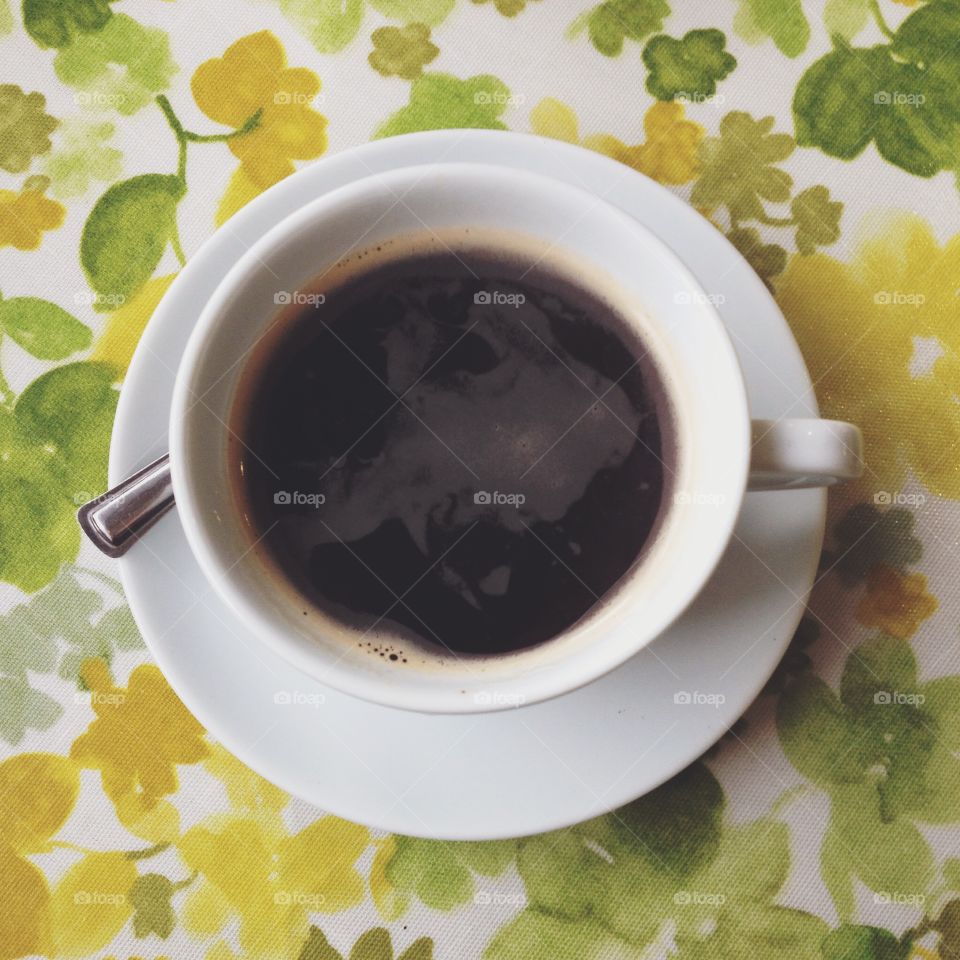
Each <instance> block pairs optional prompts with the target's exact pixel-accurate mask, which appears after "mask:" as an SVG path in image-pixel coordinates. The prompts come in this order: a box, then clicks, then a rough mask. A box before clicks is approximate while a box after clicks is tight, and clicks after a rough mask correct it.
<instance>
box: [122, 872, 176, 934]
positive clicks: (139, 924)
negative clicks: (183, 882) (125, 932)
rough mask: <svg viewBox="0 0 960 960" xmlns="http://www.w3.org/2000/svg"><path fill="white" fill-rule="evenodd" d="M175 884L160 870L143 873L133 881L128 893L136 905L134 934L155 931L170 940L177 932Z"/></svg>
mask: <svg viewBox="0 0 960 960" xmlns="http://www.w3.org/2000/svg"><path fill="white" fill-rule="evenodd" d="M174 890H175V888H174V885H173V884H172V883H171V882H170V880H169V879H168V878H167V877H165V876H163V875H162V874H159V873H143V874H141V875H140V876H139V877H137V879H136V880H134V882H133V886H132V887H131V888H130V893H129V894H128V896H129V898H130V904H131V906H132V907H133V910H134V913H133V933H134V936H136V937H137V938H140V939H142V938H143V937H148V936H150V934H151V933H155V934H156V935H157V936H158V937H161V938H162V939H164V940H166V939H167V937H169V936H170V934H171V933H173V928H174V926H176V922H177V918H176V916H175V915H174V912H173V907H172V906H171V905H170V898H171V897H172V896H173V894H174Z"/></svg>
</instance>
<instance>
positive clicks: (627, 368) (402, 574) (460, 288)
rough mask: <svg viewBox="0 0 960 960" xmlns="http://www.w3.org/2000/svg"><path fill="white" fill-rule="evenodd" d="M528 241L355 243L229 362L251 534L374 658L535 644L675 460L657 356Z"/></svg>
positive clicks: (605, 591)
mask: <svg viewBox="0 0 960 960" xmlns="http://www.w3.org/2000/svg"><path fill="white" fill-rule="evenodd" d="M536 243H537V241H534V240H532V239H531V238H519V237H515V236H512V235H501V234H496V235H490V234H477V233H476V232H474V233H473V234H472V235H468V233H467V232H466V231H464V232H462V233H460V234H459V235H457V236H451V235H447V236H445V237H436V236H432V237H427V236H426V235H418V236H416V237H413V238H406V239H405V240H404V241H403V242H399V243H393V244H383V245H381V246H379V247H376V248H373V249H371V250H368V251H363V252H362V253H360V254H358V255H355V256H354V257H352V258H350V259H349V260H347V261H345V262H343V263H341V264H338V265H337V267H336V268H334V269H333V270H332V271H328V272H327V273H326V274H324V275H322V276H320V277H319V278H318V279H317V280H316V281H315V282H314V283H313V284H311V285H309V287H306V288H305V291H306V295H305V296H300V297H298V298H297V302H295V303H291V304H290V305H289V306H288V307H286V308H285V309H284V310H282V311H281V312H280V314H279V316H278V319H277V322H276V323H275V324H274V325H273V327H272V328H271V331H270V333H269V334H268V335H267V337H265V338H264V340H263V341H262V343H261V345H260V346H259V347H258V349H257V351H256V355H255V356H254V358H253V359H252V361H251V362H250V363H249V364H248V366H247V368H246V369H245V370H244V373H243V377H242V379H241V386H240V390H239V391H238V399H237V402H236V404H235V415H234V417H233V423H232V424H231V428H232V430H233V432H234V434H235V435H237V436H239V437H241V438H243V444H242V445H241V444H234V445H232V447H231V457H232V459H233V463H231V471H230V472H231V476H232V477H234V478H235V481H236V495H237V497H238V499H239V500H240V501H241V505H242V507H243V512H244V514H245V516H247V518H248V522H249V525H250V531H249V532H250V534H251V538H252V539H253V540H256V541H259V543H258V548H257V549H258V551H259V552H260V553H261V555H262V556H263V558H264V560H265V562H266V563H267V565H268V567H269V568H270V569H271V571H272V574H273V575H274V576H279V577H281V578H282V579H284V580H285V581H287V582H288V583H289V584H291V585H292V586H293V587H294V589H295V590H296V591H297V592H298V593H299V594H300V595H301V596H302V598H303V601H304V607H305V610H304V612H305V613H309V612H317V613H320V614H322V616H323V617H325V618H332V619H333V620H334V621H336V622H338V623H340V624H341V625H342V626H343V627H345V628H347V629H348V630H349V631H352V632H353V635H354V640H353V642H355V643H357V644H358V645H359V646H360V647H361V649H367V650H369V651H370V652H372V653H374V654H376V655H379V656H380V657H383V658H386V659H391V660H394V661H397V662H404V661H405V660H407V659H409V657H410V655H411V654H412V653H413V651H414V650H416V653H417V655H418V656H419V655H422V654H426V655H428V656H433V657H439V658H440V659H443V658H444V657H449V656H451V655H456V656H460V657H462V656H464V655H466V656H471V655H479V656H490V655H502V654H508V653H511V652H514V651H518V650H521V649H526V648H528V647H530V646H533V645H535V644H540V643H543V642H545V641H547V640H549V639H551V638H552V637H554V636H556V635H557V634H560V633H562V632H563V631H565V630H567V629H568V628H569V627H571V626H573V625H574V624H576V623H578V622H580V621H581V620H583V619H584V618H585V617H587V616H588V615H590V614H591V613H593V612H595V611H596V609H597V608H598V607H599V606H602V604H603V603H605V602H606V601H607V600H608V599H609V597H610V596H611V594H612V593H613V592H614V591H615V590H616V587H617V585H618V583H619V582H620V581H621V580H622V579H623V578H624V576H625V575H626V574H627V573H628V572H629V571H630V570H632V569H633V568H634V567H635V565H636V564H637V563H639V562H642V559H643V555H644V553H645V551H646V549H647V548H648V547H649V545H650V543H651V542H652V540H653V539H654V538H655V534H656V532H657V529H658V526H659V524H660V521H661V517H662V513H663V509H662V507H663V504H664V503H665V501H666V499H667V498H666V491H667V488H668V487H669V486H670V480H671V473H672V469H671V461H672V459H673V450H672V449H671V446H672V429H671V426H670V410H669V401H668V397H667V391H666V389H665V386H664V384H663V381H662V378H661V376H660V373H659V370H658V368H657V366H656V364H655V363H654V361H653V358H652V357H651V356H650V355H649V352H648V346H647V344H646V343H645V342H644V341H643V340H641V339H639V338H638V335H637V334H636V333H635V331H634V330H633V329H632V328H631V326H630V325H629V323H628V322H627V320H626V319H625V318H623V317H622V315H620V314H619V312H618V311H617V310H616V309H615V308H613V307H612V306H611V305H610V304H609V303H607V302H604V300H603V299H601V298H600V297H599V296H598V295H597V294H596V293H593V292H591V291H588V290H585V289H583V288H582V287H580V286H579V285H578V284H577V282H576V279H575V278H574V277H572V276H571V272H570V270H569V269H565V266H566V265H564V266H560V265H559V264H558V262H557V259H558V258H557V257H553V256H551V255H550V254H547V255H546V256H544V255H543V254H544V251H543V250H538V249H537V247H536V246H535V244H536ZM541 246H542V245H541ZM538 258H540V259H538ZM311 293H312V294H313V296H312V297H311V296H310V294H311ZM260 538H262V540H261V539H260Z"/></svg>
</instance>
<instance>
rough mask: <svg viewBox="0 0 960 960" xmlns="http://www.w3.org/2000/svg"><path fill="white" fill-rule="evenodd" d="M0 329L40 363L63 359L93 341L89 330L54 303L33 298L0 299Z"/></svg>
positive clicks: (84, 348)
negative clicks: (39, 360)
mask: <svg viewBox="0 0 960 960" xmlns="http://www.w3.org/2000/svg"><path fill="white" fill-rule="evenodd" d="M0 329H2V330H3V332H4V333H5V334H6V335H7V336H8V337H10V339H11V340H13V341H14V342H15V343H18V344H19V345H20V346H21V347H23V349H24V350H26V351H27V352H28V353H31V354H33V356H35V357H38V358H39V359H41V360H63V359H65V358H66V357H69V356H70V354H72V353H77V352H78V351H79V350H86V349H87V347H89V346H90V344H91V343H92V342H93V334H92V333H91V332H90V328H89V327H86V326H84V324H82V323H81V322H80V321H79V320H77V319H76V317H74V316H72V315H71V314H69V313H67V311H66V310H64V309H63V308H62V307H58V306H57V305H56V304H55V303H50V302H49V301H48V300H40V299H38V298H36V297H14V298H12V299H10V300H0Z"/></svg>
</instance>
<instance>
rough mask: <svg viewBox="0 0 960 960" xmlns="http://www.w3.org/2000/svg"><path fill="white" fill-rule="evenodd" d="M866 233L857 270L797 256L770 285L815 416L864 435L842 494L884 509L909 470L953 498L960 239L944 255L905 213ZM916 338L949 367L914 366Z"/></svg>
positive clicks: (957, 481) (958, 435) (958, 441)
mask: <svg viewBox="0 0 960 960" xmlns="http://www.w3.org/2000/svg"><path fill="white" fill-rule="evenodd" d="M865 235H866V239H865V240H863V241H862V242H861V243H860V244H859V246H858V247H857V250H856V252H855V256H854V258H853V262H852V263H849V264H846V263H841V262H840V261H838V260H834V259H833V258H832V257H828V256H825V255H823V254H814V255H812V256H805V257H794V258H793V259H792V260H791V261H790V264H789V266H788V268H787V270H786V272H785V273H784V275H783V277H782V278H781V280H780V281H779V282H778V283H777V300H778V301H779V303H780V306H781V307H782V308H783V311H784V313H785V314H786V316H787V319H788V320H789V321H790V325H791V327H792V328H793V332H794V334H795V335H796V337H797V340H798V342H799V344H800V348H801V350H802V351H803V356H804V359H805V360H806V362H807V367H808V368H809V370H810V375H811V377H812V379H813V383H814V388H815V390H816V394H817V398H818V400H819V401H820V411H821V413H822V414H823V415H824V416H827V417H834V418H837V419H841V420H850V421H852V422H853V423H856V424H857V425H858V426H859V427H860V428H861V429H862V430H863V433H864V440H865V459H866V465H865V471H864V476H863V478H862V479H861V480H860V481H858V482H856V483H853V484H846V485H844V487H843V488H842V489H841V491H840V492H841V493H842V495H844V496H845V497H846V498H847V499H849V500H853V499H857V500H863V499H865V500H869V501H875V500H876V501H877V502H883V501H884V500H886V501H887V502H889V499H888V498H889V497H890V496H892V495H893V494H895V493H897V492H899V491H900V489H901V488H902V487H903V485H904V483H905V482H906V480H907V477H908V476H909V474H910V473H911V472H912V473H913V474H915V475H916V476H917V478H918V479H919V480H921V481H922V482H923V483H924V484H925V485H926V486H927V487H928V488H929V489H930V490H932V491H933V492H934V493H936V494H938V495H939V496H942V497H950V498H953V499H960V372H958V370H957V369H956V366H955V364H952V363H951V361H950V357H951V356H956V354H957V351H958V350H960V324H958V323H957V304H958V299H957V293H956V291H957V288H958V287H960V236H955V237H953V238H951V239H950V240H949V241H948V242H947V243H946V244H944V245H942V246H941V245H940V244H938V242H937V240H936V238H935V237H934V235H933V233H932V231H931V230H930V227H929V225H928V224H927V223H926V221H924V220H923V219H921V218H920V217H917V216H914V215H912V214H898V215H895V216H890V215H887V216H886V217H885V218H883V219H881V220H879V221H873V222H872V223H871V224H870V225H869V226H868V228H867V231H866V234H865ZM918 339H920V340H923V339H926V340H932V341H935V342H936V344H938V345H939V348H940V349H941V350H943V351H945V353H946V357H945V358H944V360H943V361H942V362H941V361H938V362H936V363H934V364H930V363H929V361H927V362H926V363H924V362H923V355H922V354H921V355H919V356H915V352H916V342H917V340H918ZM934 352H935V351H934ZM928 355H929V354H928Z"/></svg>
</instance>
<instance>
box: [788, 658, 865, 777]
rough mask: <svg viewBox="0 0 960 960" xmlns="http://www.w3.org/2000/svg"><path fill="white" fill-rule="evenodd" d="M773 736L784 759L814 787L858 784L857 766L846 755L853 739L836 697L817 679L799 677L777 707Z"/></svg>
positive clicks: (850, 757)
mask: <svg viewBox="0 0 960 960" xmlns="http://www.w3.org/2000/svg"><path fill="white" fill-rule="evenodd" d="M777 733H778V734H779V736H780V745H781V746H782V747H783V752H784V753H785V754H786V755H787V759H788V760H789V761H790V762H791V763H792V764H793V765H794V766H795V767H796V768H797V770H799V771H800V773H802V774H803V775H804V776H805V777H809V778H810V779H811V780H813V781H814V782H815V783H820V784H824V785H826V784H842V783H850V782H854V783H855V782H858V781H859V780H861V778H862V770H861V766H860V765H859V764H858V763H857V759H856V758H854V757H852V756H851V755H849V753H848V751H849V750H850V747H851V740H852V739H853V736H854V735H855V734H854V732H853V731H852V730H851V727H850V723H849V720H848V718H847V716H846V714H845V712H844V708H843V704H842V703H841V702H840V700H839V698H838V697H837V695H836V694H835V693H834V692H833V691H832V690H831V689H830V687H828V686H827V684H826V683H824V682H823V680H821V679H820V678H819V677H815V676H812V675H808V676H802V677H799V678H798V679H797V680H796V681H795V682H794V683H792V684H790V686H788V687H787V689H786V690H785V691H784V694H783V696H782V697H781V698H780V700H779V702H778V703H777Z"/></svg>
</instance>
